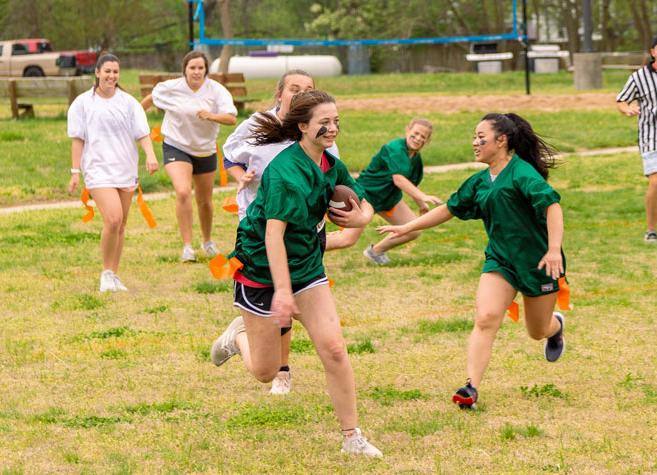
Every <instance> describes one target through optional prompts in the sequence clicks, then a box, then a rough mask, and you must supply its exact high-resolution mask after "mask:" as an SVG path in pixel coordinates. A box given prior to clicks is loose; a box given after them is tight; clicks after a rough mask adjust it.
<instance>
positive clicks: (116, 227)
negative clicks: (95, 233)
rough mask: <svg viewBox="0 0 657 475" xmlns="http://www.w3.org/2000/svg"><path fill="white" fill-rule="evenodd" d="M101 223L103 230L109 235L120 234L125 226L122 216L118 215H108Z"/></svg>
mask: <svg viewBox="0 0 657 475" xmlns="http://www.w3.org/2000/svg"><path fill="white" fill-rule="evenodd" d="M103 223H104V226H105V229H106V230H107V231H108V232H109V233H111V234H121V233H122V232H123V230H124V229H125V224H124V223H123V216H121V215H120V214H110V215H107V216H103Z"/></svg>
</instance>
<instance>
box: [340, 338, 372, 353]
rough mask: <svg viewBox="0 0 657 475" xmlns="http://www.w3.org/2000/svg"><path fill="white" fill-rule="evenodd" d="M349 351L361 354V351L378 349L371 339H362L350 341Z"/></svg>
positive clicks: (369, 351)
mask: <svg viewBox="0 0 657 475" xmlns="http://www.w3.org/2000/svg"><path fill="white" fill-rule="evenodd" d="M347 351H348V352H349V354H350V355H351V354H354V355H357V354H361V353H375V352H376V349H375V348H374V345H373V344H372V342H371V341H370V340H362V341H358V342H356V343H349V344H348V345H347Z"/></svg>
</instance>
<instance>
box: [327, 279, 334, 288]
mask: <svg viewBox="0 0 657 475" xmlns="http://www.w3.org/2000/svg"><path fill="white" fill-rule="evenodd" d="M328 281H329V287H333V286H334V285H335V281H334V280H333V279H331V278H330V277H329V280H328Z"/></svg>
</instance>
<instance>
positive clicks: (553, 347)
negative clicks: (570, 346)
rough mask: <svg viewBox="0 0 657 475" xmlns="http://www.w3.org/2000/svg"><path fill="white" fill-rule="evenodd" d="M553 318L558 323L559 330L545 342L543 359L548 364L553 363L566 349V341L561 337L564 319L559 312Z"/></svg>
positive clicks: (564, 323) (564, 324)
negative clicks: (559, 325)
mask: <svg viewBox="0 0 657 475" xmlns="http://www.w3.org/2000/svg"><path fill="white" fill-rule="evenodd" d="M554 316H555V318H556V319H557V320H559V323H560V324H561V328H560V329H559V331H558V332H557V333H555V334H554V335H552V336H551V337H549V338H548V339H547V340H546V341H545V348H544V352H545V359H546V360H548V361H549V362H550V363H554V362H555V361H557V360H558V359H559V357H561V355H563V352H564V350H565V349H566V339H565V338H564V337H563V328H564V327H565V326H566V317H564V316H563V315H562V314H560V313H559V312H554Z"/></svg>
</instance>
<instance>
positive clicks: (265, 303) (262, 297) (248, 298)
mask: <svg viewBox="0 0 657 475" xmlns="http://www.w3.org/2000/svg"><path fill="white" fill-rule="evenodd" d="M324 284H327V285H328V278H327V277H326V275H325V274H322V275H320V276H319V277H315V278H314V279H311V280H310V281H308V282H305V283H303V284H296V285H292V293H293V294H294V295H297V294H300V293H301V292H305V291H306V290H308V289H312V288H313V287H317V286H319V285H324ZM273 298H274V288H273V287H262V288H258V287H249V286H247V285H244V284H242V283H241V282H237V281H235V296H234V302H233V305H234V306H235V307H239V308H241V309H243V310H246V311H247V312H249V313H252V314H254V315H257V316H259V317H271V301H272V299H273Z"/></svg>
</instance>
